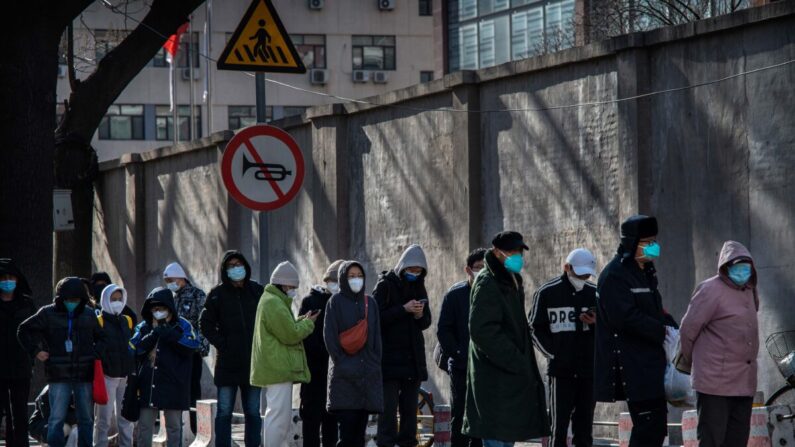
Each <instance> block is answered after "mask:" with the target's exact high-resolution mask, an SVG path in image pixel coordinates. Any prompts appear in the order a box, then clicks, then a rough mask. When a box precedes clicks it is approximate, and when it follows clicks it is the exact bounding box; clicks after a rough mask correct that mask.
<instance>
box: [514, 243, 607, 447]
mask: <svg viewBox="0 0 795 447" xmlns="http://www.w3.org/2000/svg"><path fill="white" fill-rule="evenodd" d="M563 270H564V272H563V275H562V276H558V277H556V278H555V279H552V280H551V281H549V282H547V283H546V284H544V285H542V286H541V287H540V288H539V289H538V290H537V291H536V293H535V296H534V297H533V309H532V311H531V312H530V317H529V321H530V328H531V329H532V335H533V344H534V345H535V347H536V349H537V350H538V351H539V352H541V354H543V355H544V356H545V357H546V358H547V375H548V376H549V405H550V413H551V416H552V437H551V438H550V442H549V445H550V447H566V445H567V443H566V436H567V434H568V428H569V422H572V431H573V433H574V439H573V443H574V445H575V446H576V447H591V446H592V445H593V436H592V425H593V411H594V404H595V402H594V399H593V346H594V335H593V334H594V327H593V325H594V323H595V322H596V311H595V309H596V286H595V285H594V284H592V283H590V282H588V279H589V278H590V277H591V276H593V275H596V259H595V258H594V256H593V255H592V254H591V252H590V251H588V250H586V249H584V248H578V249H576V250H574V251H572V252H571V253H569V256H568V257H566V263H565V264H564V266H563Z"/></svg>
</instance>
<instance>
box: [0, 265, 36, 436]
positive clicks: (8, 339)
mask: <svg viewBox="0 0 795 447" xmlns="http://www.w3.org/2000/svg"><path fill="white" fill-rule="evenodd" d="M34 313H36V305H35V304H34V303H33V299H32V298H31V290H30V286H29V285H28V281H27V279H25V276H24V275H23V274H22V272H20V271H19V269H18V268H17V267H16V265H14V263H13V262H12V261H11V260H10V259H6V258H3V259H0V359H2V362H3V367H2V368H0V412H2V411H3V410H7V409H10V410H11V412H10V414H8V415H6V434H7V436H6V443H7V445H8V446H9V447H27V446H28V445H29V442H28V394H29V393H30V378H31V375H32V373H31V371H32V369H33V368H32V365H33V364H32V361H31V357H30V356H29V355H28V353H27V352H25V350H24V349H22V346H21V345H20V344H19V341H18V340H17V329H19V325H20V324H21V323H22V322H23V321H25V320H26V319H28V318H30V316H31V315H33V314H34Z"/></svg>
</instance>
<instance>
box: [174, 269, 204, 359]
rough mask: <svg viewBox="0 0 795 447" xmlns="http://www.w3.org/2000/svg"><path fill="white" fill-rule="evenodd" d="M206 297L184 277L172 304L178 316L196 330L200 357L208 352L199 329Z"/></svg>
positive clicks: (202, 291)
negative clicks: (183, 283) (183, 284)
mask: <svg viewBox="0 0 795 447" xmlns="http://www.w3.org/2000/svg"><path fill="white" fill-rule="evenodd" d="M206 299H207V295H205V293H204V290H202V289H200V288H198V287H196V286H194V285H193V283H191V282H190V280H188V278H185V286H183V287H182V288H181V289H179V290H177V293H175V294H174V304H175V305H176V306H177V311H178V312H179V316H180V317H183V318H185V319H186V320H188V322H190V324H191V326H193V329H195V330H196V333H197V335H198V340H199V346H200V347H199V351H198V352H199V354H201V356H202V357H205V356H207V354H209V353H210V343H208V342H207V339H206V338H205V337H204V336H203V335H202V333H201V331H200V330H199V328H200V327H201V324H200V322H199V318H200V315H201V311H202V310H203V309H204V304H205V302H206Z"/></svg>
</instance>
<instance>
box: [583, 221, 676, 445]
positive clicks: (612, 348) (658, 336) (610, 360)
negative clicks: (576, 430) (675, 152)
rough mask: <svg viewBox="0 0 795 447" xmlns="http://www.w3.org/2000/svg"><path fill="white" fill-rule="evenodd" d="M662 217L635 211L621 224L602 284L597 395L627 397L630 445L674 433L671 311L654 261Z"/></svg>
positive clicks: (603, 399) (611, 399)
mask: <svg viewBox="0 0 795 447" xmlns="http://www.w3.org/2000/svg"><path fill="white" fill-rule="evenodd" d="M657 231H658V230H657V219H655V218H654V217H650V216H644V215H635V216H632V217H630V218H628V219H627V220H625V221H624V222H623V223H622V224H621V243H620V244H619V246H618V251H617V253H616V256H615V257H614V258H613V260H611V261H610V262H609V263H608V264H607V266H605V268H604V270H602V273H601V274H600V275H599V282H598V283H597V295H596V297H597V298H596V302H597V312H596V342H595V350H594V395H595V397H596V400H597V401H598V402H615V401H619V400H626V401H627V406H628V407H629V414H630V416H631V418H632V424H633V426H632V434H631V435H630V440H629V445H630V447H655V446H661V445H662V443H663V441H664V440H665V436H666V434H667V432H668V427H667V425H666V424H667V414H668V407H667V403H666V401H665V387H664V376H665V367H666V357H665V349H664V347H663V344H664V342H665V334H666V329H665V321H666V317H665V312H664V311H663V306H662V296H661V295H660V292H659V291H658V290H657V271H656V269H655V267H654V260H655V259H657V258H658V257H659V255H660V246H659V244H658V243H657V240H656V238H657Z"/></svg>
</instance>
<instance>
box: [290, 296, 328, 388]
mask: <svg viewBox="0 0 795 447" xmlns="http://www.w3.org/2000/svg"><path fill="white" fill-rule="evenodd" d="M329 299H331V292H329V291H328V290H326V288H325V287H323V286H317V285H316V286H314V287H312V290H311V291H310V292H309V295H307V296H306V297H305V298H304V299H303V300H301V308H300V309H299V310H298V315H306V314H308V313H309V312H311V311H320V314H319V315H318V316H317V320H315V330H314V331H313V332H312V334H311V335H309V337H306V339H304V351H306V361H307V363H308V364H309V371H310V372H311V373H312V381H313V382H315V381H317V380H322V379H324V378H325V377H326V375H327V374H328V351H327V350H326V344H325V343H323V320H324V319H325V317H326V304H327V303H328V300H329Z"/></svg>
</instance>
